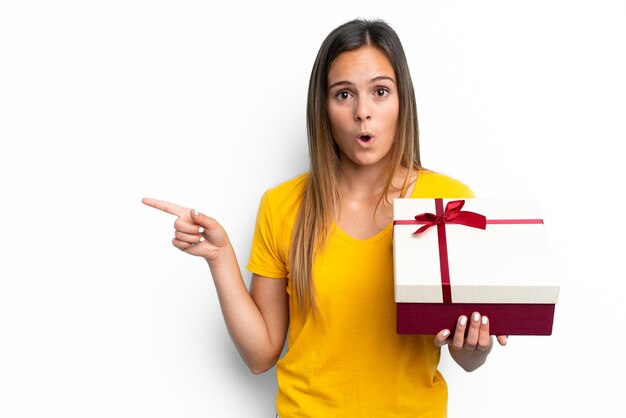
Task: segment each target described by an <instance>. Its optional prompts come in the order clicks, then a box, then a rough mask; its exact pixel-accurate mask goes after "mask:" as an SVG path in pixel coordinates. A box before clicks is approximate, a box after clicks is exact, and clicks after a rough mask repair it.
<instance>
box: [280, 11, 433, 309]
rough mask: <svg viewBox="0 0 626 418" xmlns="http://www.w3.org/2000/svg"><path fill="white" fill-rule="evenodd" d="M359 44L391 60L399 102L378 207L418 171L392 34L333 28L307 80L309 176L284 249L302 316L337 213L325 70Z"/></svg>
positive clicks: (374, 27) (411, 97)
mask: <svg viewBox="0 0 626 418" xmlns="http://www.w3.org/2000/svg"><path fill="white" fill-rule="evenodd" d="M364 45H371V46H374V47H376V48H378V49H379V50H380V51H382V52H383V53H384V54H385V55H386V56H387V58H388V59H389V61H390V62H391V65H392V67H393V69H394V70H395V74H396V82H397V86H398V87H397V88H398V95H399V102H400V106H399V110H400V111H399V115H398V125H397V126H398V128H397V132H396V137H395V139H394V143H393V146H392V149H391V150H390V152H391V158H390V163H389V166H388V168H387V173H386V174H387V177H386V183H385V188H384V190H383V193H382V195H381V198H380V201H379V203H380V202H382V200H383V199H385V198H386V196H387V194H388V192H389V188H390V187H391V182H392V180H393V176H394V173H396V172H397V171H398V170H399V169H400V168H401V167H403V168H406V169H407V170H406V175H405V178H404V181H403V184H402V187H401V191H400V193H401V195H403V194H404V193H405V192H406V190H407V188H408V184H409V176H410V172H411V170H412V169H418V168H420V167H421V163H420V156H419V132H418V123H417V106H416V103H415V92H414V90H413V82H412V81H411V75H410V73H409V68H408V64H407V60H406V57H405V54H404V49H403V48H402V44H401V42H400V39H399V38H398V35H397V34H396V32H395V31H394V30H393V29H392V28H391V27H390V26H389V25H388V24H387V23H386V22H384V21H382V20H363V19H356V20H352V21H350V22H347V23H344V24H342V25H341V26H339V27H337V28H335V29H334V30H333V31H332V32H331V33H330V34H329V35H328V36H327V37H326V39H325V40H324V42H323V43H322V45H321V47H320V49H319V51H318V54H317V57H316V59H315V63H314V64H313V69H312V71H311V77H310V80H309V91H308V102H307V134H308V143H309V158H310V173H309V175H308V176H307V182H306V185H305V187H304V190H303V194H302V199H301V203H300V208H299V210H298V214H297V216H296V220H295V224H294V230H293V235H292V242H291V251H290V262H291V263H290V264H291V279H292V281H293V283H294V288H295V293H296V297H297V301H298V305H299V307H300V310H301V313H302V314H303V315H304V314H306V312H307V311H308V309H309V308H313V310H314V311H315V300H314V296H313V283H312V280H311V277H312V275H313V262H314V259H315V256H316V255H317V254H318V253H319V251H321V250H322V249H323V248H324V247H325V245H326V241H327V237H328V235H329V233H330V228H331V225H332V223H333V220H334V219H335V217H336V215H337V213H338V209H339V192H338V172H339V150H338V147H337V145H336V143H335V141H334V139H333V136H332V133H331V127H330V121H329V117H328V112H327V100H328V71H329V69H330V65H331V64H332V62H333V61H334V60H335V58H337V56H339V54H341V53H342V52H345V51H354V50H356V49H359V48H361V47H362V46H364Z"/></svg>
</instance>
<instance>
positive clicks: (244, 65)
mask: <svg viewBox="0 0 626 418" xmlns="http://www.w3.org/2000/svg"><path fill="white" fill-rule="evenodd" d="M408 4H411V6H410V7H409V6H407V5H408ZM359 16H360V17H380V18H384V19H385V20H387V21H388V22H389V23H390V24H391V25H392V26H393V27H394V28H395V29H396V31H397V32H398V33H399V35H400V37H401V39H402V41H403V43H404V46H405V49H406V53H407V56H408V59H409V61H410V65H411V70H412V75H413V80H414V83H415V87H416V93H417V97H418V111H419V117H420V124H421V125H420V127H421V134H422V137H421V138H422V139H421V141H422V144H421V145H422V156H423V163H424V165H425V166H427V167H429V168H432V169H435V170H437V171H441V172H444V173H447V174H449V175H451V176H453V177H456V178H459V179H461V180H463V181H464V182H465V183H467V184H468V185H470V186H471V187H472V188H473V189H474V191H475V192H476V194H477V196H478V197H510V196H525V197H536V198H539V199H541V202H542V204H543V207H544V212H545V216H544V218H545V222H546V227H547V229H548V234H549V239H550V243H551V246H552V248H553V253H554V259H555V262H556V264H557V267H558V269H559V275H560V279H561V282H562V289H561V300H560V302H559V304H558V305H557V310H556V317H555V323H554V334H553V335H552V336H551V337H512V338H511V339H510V341H509V345H508V346H507V347H506V348H502V347H499V346H498V347H495V348H494V350H493V352H492V354H491V356H490V358H489V360H488V362H487V363H486V364H485V366H483V367H482V368H481V369H479V370H478V371H476V372H474V373H469V374H468V373H465V372H464V371H462V370H461V369H460V368H459V367H457V366H456V365H455V364H453V362H452V360H451V359H450V357H449V355H448V354H447V353H445V354H444V355H443V357H442V363H441V369H442V372H443V373H444V375H445V377H446V379H447V380H448V383H449V387H450V404H449V412H450V416H451V417H458V416H462V414H463V415H464V416H473V417H478V416H480V417H497V416H502V415H506V416H509V417H529V416H537V417H553V416H568V415H573V414H576V415H577V416H578V415H581V416H614V412H613V411H614V410H616V409H617V408H620V409H621V405H622V402H621V399H622V396H623V395H622V391H621V390H618V387H617V386H614V385H613V384H612V383H610V382H608V379H609V378H611V377H618V378H620V377H622V376H623V375H624V372H626V370H625V367H624V361H623V358H624V356H623V353H622V352H621V351H622V349H623V347H624V345H623V341H624V339H623V338H621V334H622V329H623V325H622V324H623V321H624V317H625V315H624V313H625V311H624V309H623V306H624V302H623V294H624V292H625V291H626V286H625V285H624V279H625V277H624V276H625V275H624V270H623V263H622V261H623V260H622V259H621V257H622V256H623V255H622V254H621V251H620V250H621V249H622V248H623V244H620V241H621V240H622V239H623V236H624V234H625V233H626V229H625V228H624V222H623V221H622V220H621V219H620V218H619V216H620V215H619V214H620V212H621V210H622V208H623V204H624V198H623V194H622V193H623V191H622V189H623V188H622V187H619V186H621V183H622V182H623V180H624V176H623V174H622V173H623V156H622V155H623V154H622V153H621V152H618V149H621V148H618V147H621V145H622V142H623V141H624V140H625V139H626V128H625V127H624V116H626V101H625V99H624V98H625V97H626V83H625V78H624V74H626V57H625V49H624V43H623V39H626V25H624V21H626V6H625V3H624V2H621V1H619V0H615V1H608V0H600V1H597V0H594V1H591V0H589V1H549V0H547V1H534V0H533V1H529V0H526V1H523V2H522V1H516V2H513V1H509V2H502V1H448V2H432V1H414V2H405V1H390V0H388V1H384V2H383V1H379V0H377V1H363V0H360V1H353V0H349V1H320V0H316V1H311V2H307V3H303V4H300V3H299V2H289V3H287V2H285V3H284V4H282V5H281V4H278V3H275V2H272V1H269V2H268V1H265V2H253V1H250V2H241V1H233V2H229V3H227V2H221V3H220V4H213V3H210V2H204V1H189V0H177V1H167V0H161V1H147V0H143V1H142V0H123V1H122V0H108V1H78V0H75V1H70V0H59V1H54V2H50V1H42V0H39V1H36V0H32V1H29V0H23V1H17V0H16V1H0V141H1V142H0V144H1V145H0V182H1V194H0V196H1V199H2V203H1V205H0V212H1V213H0V226H1V231H2V240H0V259H1V262H0V416H1V417H8V418H9V417H10V418H14V417H16V418H18V417H52V416H53V417H66V418H69V417H120V418H127V417H151V418H156V417H174V416H176V417H189V418H193V417H214V416H220V417H222V416H225V417H246V418H248V417H251V418H256V417H259V418H261V417H273V413H274V394H275V390H276V384H275V373H274V371H273V370H272V371H269V372H267V373H266V374H263V375H260V376H254V375H252V374H250V373H249V372H248V371H247V369H246V367H245V366H244V364H243V362H242V361H241V360H240V358H239V355H238V354H237V352H236V350H235V348H234V346H233V345H232V343H231V342H230V339H229V336H228V333H227V331H226V328H225V326H224V323H223V320H222V317H221V312H220V309H219V305H218V303H217V298H216V294H215V290H214V288H213V284H212V280H211V278H210V276H209V272H208V269H207V267H206V265H205V263H204V261H202V260H201V259H197V258H193V257H190V256H188V255H186V254H183V253H181V252H179V251H178V250H176V249H175V248H174V247H172V246H171V245H170V240H171V238H172V233H173V228H172V222H173V220H174V219H173V218H172V217H170V216H168V215H167V214H164V213H160V212H158V211H155V210H153V209H150V208H148V207H146V206H143V205H142V204H141V203H140V200H141V198H142V197H144V196H150V197H155V198H160V199H165V200H170V201H173V202H177V203H180V204H182V205H188V206H192V207H195V208H197V209H198V210H200V211H203V212H205V213H208V214H211V215H213V216H214V217H216V218H217V219H218V220H219V221H220V222H221V223H222V224H223V225H224V226H225V228H226V229H227V231H229V234H230V236H231V239H232V241H233V243H234V245H235V246H236V250H237V253H238V256H239V262H240V265H241V266H242V267H244V266H245V263H246V261H247V256H248V251H249V248H250V241H251V237H252V229H253V224H254V216H255V213H256V209H257V204H258V199H259V198H260V196H261V194H262V193H263V191H264V190H265V189H266V188H268V187H271V186H273V185H275V184H277V183H278V182H280V181H282V180H285V179H287V178H290V177H292V176H294V175H296V174H298V173H300V172H302V171H304V170H306V167H307V149H306V140H305V125H304V124H305V119H304V118H305V104H306V90H307V83H308V77H309V73H310V69H311V66H312V64H313V60H314V57H315V54H316V52H317V48H318V47H319V45H320V43H321V42H322V40H323V38H324V37H325V36H326V34H327V33H328V32H329V31H330V30H331V29H332V28H334V27H335V26H337V25H338V24H340V23H343V22H344V21H347V20H350V19H352V18H355V17H359ZM618 180H621V182H620V183H618ZM246 277H248V273H246ZM364 367H366V365H364Z"/></svg>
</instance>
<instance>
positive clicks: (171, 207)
mask: <svg viewBox="0 0 626 418" xmlns="http://www.w3.org/2000/svg"><path fill="white" fill-rule="evenodd" d="M141 202H142V203H143V204H144V205H147V206H150V207H153V208H155V209H159V210H162V211H163V212H166V213H169V214H170V215H176V216H180V215H181V214H183V213H184V212H186V211H187V209H185V208H183V207H182V206H178V205H175V204H174V203H170V202H166V201H164V200H156V199H152V198H149V197H144V198H143V199H141Z"/></svg>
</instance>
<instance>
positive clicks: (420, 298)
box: [393, 198, 559, 335]
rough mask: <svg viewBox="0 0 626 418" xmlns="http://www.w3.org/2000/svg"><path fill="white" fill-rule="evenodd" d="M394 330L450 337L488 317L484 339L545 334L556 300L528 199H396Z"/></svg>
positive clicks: (540, 226) (545, 249) (543, 243)
mask: <svg viewBox="0 0 626 418" xmlns="http://www.w3.org/2000/svg"><path fill="white" fill-rule="evenodd" d="M393 213H394V226H393V259H394V284H395V302H396V307H397V332H398V333H400V334H436V333H437V332H439V331H441V330H443V329H449V330H451V331H454V329H455V326H456V321H457V319H458V317H459V316H460V315H466V316H468V317H469V316H470V315H471V314H472V313H473V312H475V311H477V312H480V313H481V315H486V316H488V317H489V325H490V326H489V328H490V329H489V330H490V334H495V335H550V334H551V333H552V322H553V318H554V308H555V304H556V303H557V301H558V297H559V285H558V281H557V278H556V271H555V268H554V265H553V261H552V258H551V255H550V250H549V246H548V242H547V237H546V234H545V230H544V224H543V220H542V219H541V216H540V214H539V206H538V204H537V202H536V201H535V200H532V199H465V200H458V199H416V198H411V199H395V200H394V202H393Z"/></svg>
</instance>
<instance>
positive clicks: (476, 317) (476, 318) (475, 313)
mask: <svg viewBox="0 0 626 418" xmlns="http://www.w3.org/2000/svg"><path fill="white" fill-rule="evenodd" d="M472 319H473V320H474V321H475V322H478V321H479V320H480V314H479V313H478V312H474V315H473V316H472Z"/></svg>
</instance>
